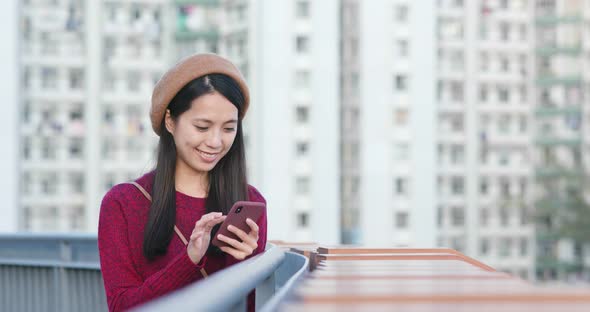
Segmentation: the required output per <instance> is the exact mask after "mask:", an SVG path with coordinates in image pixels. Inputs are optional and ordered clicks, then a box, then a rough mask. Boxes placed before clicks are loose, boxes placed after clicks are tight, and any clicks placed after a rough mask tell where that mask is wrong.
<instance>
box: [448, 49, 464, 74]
mask: <svg viewBox="0 0 590 312" xmlns="http://www.w3.org/2000/svg"><path fill="white" fill-rule="evenodd" d="M450 58H451V59H450V62H451V69H452V70H454V71H462V70H463V68H464V66H463V62H464V59H465V58H464V56H463V51H461V50H458V51H453V52H451V55H450Z"/></svg>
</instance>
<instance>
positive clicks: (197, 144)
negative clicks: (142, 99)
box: [165, 92, 238, 174]
mask: <svg viewBox="0 0 590 312" xmlns="http://www.w3.org/2000/svg"><path fill="white" fill-rule="evenodd" d="M165 121H166V129H167V130H168V131H169V132H170V133H171V134H172V136H173V137H174V144H175V145H176V151H177V160H176V162H177V166H180V168H183V170H191V171H193V173H195V174H204V173H207V172H209V171H210V170H211V169H213V168H214V167H215V165H217V163H218V162H219V161H220V160H221V158H223V156H225V155H226V154H227V152H228V151H229V150H230V148H231V146H232V144H233V142H234V140H235V138H236V134H237V129H238V109H237V108H236V106H234V105H233V104H232V103H231V102H230V101H229V100H227V99H226V98H225V97H223V96H222V95H221V94H219V93H218V92H213V93H208V94H205V95H202V96H200V97H198V98H196V99H195V100H193V101H192V102H191V107H190V109H189V110H187V111H185V112H184V113H182V114H181V115H180V116H179V117H178V118H176V120H174V119H173V118H172V116H171V115H170V112H168V111H167V112H166V117H165Z"/></svg>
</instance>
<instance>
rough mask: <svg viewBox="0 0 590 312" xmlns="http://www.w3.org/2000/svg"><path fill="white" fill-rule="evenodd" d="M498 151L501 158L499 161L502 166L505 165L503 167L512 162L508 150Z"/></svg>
mask: <svg viewBox="0 0 590 312" xmlns="http://www.w3.org/2000/svg"><path fill="white" fill-rule="evenodd" d="M498 153H499V154H500V155H499V157H498V158H499V161H498V162H499V163H500V166H503V167H504V166H507V165H508V163H509V162H510V157H509V154H508V152H507V151H505V150H502V151H500V152H498Z"/></svg>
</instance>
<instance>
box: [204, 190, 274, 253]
mask: <svg viewBox="0 0 590 312" xmlns="http://www.w3.org/2000/svg"><path fill="white" fill-rule="evenodd" d="M265 209H266V205H265V204H264V203H259V202H249V201H239V202H236V203H235V204H234V205H233V206H232V208H231V209H230V211H229V213H228V214H227V216H226V219H225V221H224V222H223V223H222V224H221V227H220V228H219V231H217V234H216V235H215V237H214V238H213V240H212V242H211V243H212V244H213V245H215V246H217V247H219V248H220V249H221V250H222V251H224V252H226V253H228V254H230V255H232V256H234V257H235V258H236V259H244V258H245V257H247V256H249V255H250V254H252V252H253V251H254V249H256V247H257V240H258V225H257V224H256V221H258V219H259V218H260V217H261V216H262V215H263V214H264V211H265ZM247 219H250V220H251V221H249V222H248V221H246V220H247ZM220 235H221V237H220Z"/></svg>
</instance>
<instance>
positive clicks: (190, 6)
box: [18, 0, 249, 232]
mask: <svg viewBox="0 0 590 312" xmlns="http://www.w3.org/2000/svg"><path fill="white" fill-rule="evenodd" d="M247 10H248V2H247V1H225V2H223V1H169V0H156V1H153V0H145V1H133V2H129V1H117V0H104V1H65V0H61V1H52V2H45V1H25V2H23V3H21V5H20V8H19V16H20V21H19V26H20V31H19V37H20V55H19V59H18V64H19V65H20V70H21V73H22V74H21V79H20V80H19V81H20V84H19V85H20V93H21V94H22V97H21V100H19V102H18V107H19V124H20V128H19V131H20V132H19V133H20V134H19V135H20V137H19V140H20V141H21V144H20V151H19V156H20V164H19V166H18V170H19V174H20V181H21V187H20V196H19V207H20V209H19V214H20V218H19V220H20V224H19V226H18V227H19V229H21V230H32V231H56V230H57V231H70V230H73V231H89V232H94V231H95V230H96V224H97V220H98V210H99V207H100V201H101V198H102V196H103V195H104V193H105V192H106V191H107V190H108V189H109V188H110V187H111V186H113V185H114V184H116V183H120V182H124V181H129V180H131V179H133V178H135V177H137V176H138V175H140V174H141V173H144V172H147V171H149V170H150V169H151V168H152V167H153V164H154V150H155V147H156V143H157V137H156V136H155V135H154V134H153V132H152V131H151V124H150V122H149V119H148V112H149V107H150V104H149V103H150V97H151V92H152V89H153V86H154V85H155V83H156V82H157V81H158V79H159V78H160V77H161V75H162V74H163V72H164V71H165V70H166V69H167V68H168V67H170V66H171V65H172V64H173V63H175V62H176V61H178V60H179V59H180V58H181V57H184V56H186V55H188V54H192V53H196V52H216V53H220V54H222V55H225V56H228V57H230V58H232V60H234V61H235V62H236V64H237V65H238V66H240V67H241V69H242V70H243V72H244V74H246V75H248V73H249V68H248V61H247V60H248V57H247V56H248V47H247V43H248V34H249V32H248V31H247V27H248V22H247V21H248V19H247Z"/></svg>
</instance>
